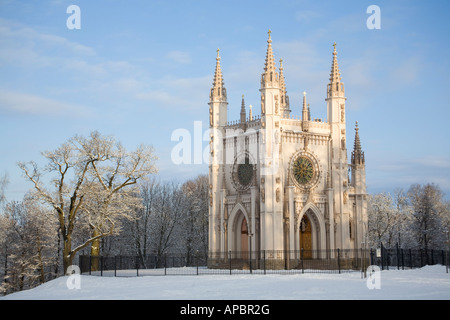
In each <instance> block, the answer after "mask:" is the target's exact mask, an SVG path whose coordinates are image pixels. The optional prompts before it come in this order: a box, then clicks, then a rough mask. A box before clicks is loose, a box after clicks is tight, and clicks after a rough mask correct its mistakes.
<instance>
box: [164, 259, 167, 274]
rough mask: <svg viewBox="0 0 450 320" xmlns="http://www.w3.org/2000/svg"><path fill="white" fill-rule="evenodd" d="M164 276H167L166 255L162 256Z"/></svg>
mask: <svg viewBox="0 0 450 320" xmlns="http://www.w3.org/2000/svg"><path fill="white" fill-rule="evenodd" d="M164 275H165V276H166V275H167V253H166V254H164Z"/></svg>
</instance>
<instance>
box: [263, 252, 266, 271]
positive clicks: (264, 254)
mask: <svg viewBox="0 0 450 320" xmlns="http://www.w3.org/2000/svg"><path fill="white" fill-rule="evenodd" d="M263 258H264V274H266V250H263Z"/></svg>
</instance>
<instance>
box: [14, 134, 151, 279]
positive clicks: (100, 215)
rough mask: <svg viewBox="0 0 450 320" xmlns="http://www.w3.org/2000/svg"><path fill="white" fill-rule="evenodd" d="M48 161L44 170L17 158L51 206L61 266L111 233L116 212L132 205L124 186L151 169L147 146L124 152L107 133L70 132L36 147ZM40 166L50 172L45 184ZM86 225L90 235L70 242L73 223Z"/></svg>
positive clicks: (118, 214) (124, 213) (94, 251)
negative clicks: (48, 146)
mask: <svg viewBox="0 0 450 320" xmlns="http://www.w3.org/2000/svg"><path fill="white" fill-rule="evenodd" d="M42 154H43V156H44V157H45V158H46V159H47V161H48V164H47V167H46V168H45V170H43V169H40V168H38V166H37V164H36V163H34V162H30V163H28V164H26V163H19V167H20V168H21V169H22V170H23V172H24V174H25V176H26V177H27V178H28V179H29V180H30V181H31V182H32V183H33V185H34V189H35V196H36V197H38V198H39V199H40V200H41V201H43V202H45V203H46V204H48V205H49V206H51V207H52V208H53V209H54V211H55V212H56V215H57V218H58V222H59V229H60V233H61V237H62V240H63V265H64V272H65V271H66V270H67V268H68V267H69V266H70V265H71V264H72V260H73V258H74V257H75V255H76V254H77V252H78V251H79V250H81V249H83V248H85V247H86V246H89V245H91V246H92V248H91V254H98V250H99V245H98V244H99V240H100V239H101V238H103V237H106V236H108V235H112V234H113V233H114V232H115V231H116V230H117V229H116V227H117V225H116V224H117V222H118V221H119V220H120V219H119V217H120V218H123V217H125V216H127V214H128V213H129V212H131V211H132V210H128V206H133V205H135V201H134V200H135V198H134V197H133V196H132V193H131V192H130V190H129V186H132V185H135V184H136V183H137V181H139V180H141V179H144V178H146V177H147V176H148V175H150V174H152V173H155V172H156V168H155V165H154V161H155V159H156V157H155V156H154V153H153V149H152V148H150V147H145V146H140V147H139V148H138V149H137V150H136V151H133V152H127V151H126V150H125V148H124V147H123V146H122V145H121V144H120V143H116V141H115V140H114V139H113V138H112V137H105V136H102V135H101V134H100V133H98V132H92V133H91V134H90V136H89V137H87V138H85V137H80V136H75V137H74V138H72V139H70V140H68V141H67V142H66V143H64V144H62V145H61V146H60V147H59V148H57V149H56V150H54V151H47V152H43V153H42ZM44 172H49V173H51V174H53V177H52V178H53V180H52V182H51V183H50V184H49V187H51V186H54V188H53V189H47V188H46V187H45V185H44V184H43V183H42V181H41V175H42V174H43V173H44ZM86 223H87V224H88V225H89V227H90V229H91V232H92V233H91V237H90V238H88V239H86V240H85V241H84V242H83V243H80V244H79V245H78V246H77V247H75V248H73V247H72V236H73V234H74V232H75V231H76V230H77V228H78V229H79V228H84V227H86Z"/></svg>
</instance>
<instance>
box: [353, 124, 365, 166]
mask: <svg viewBox="0 0 450 320" xmlns="http://www.w3.org/2000/svg"><path fill="white" fill-rule="evenodd" d="M364 163H365V160H364V152H363V151H362V148H361V141H360V139H359V128H358V121H356V125H355V143H354V145H353V152H352V165H364Z"/></svg>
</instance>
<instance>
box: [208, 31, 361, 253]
mask: <svg viewBox="0 0 450 320" xmlns="http://www.w3.org/2000/svg"><path fill="white" fill-rule="evenodd" d="M326 89H327V90H326V92H327V95H326V98H325V101H326V105H327V117H328V119H327V121H326V122H325V121H322V120H318V119H313V118H311V113H310V109H309V105H308V104H307V102H306V93H303V104H302V105H301V106H299V107H297V106H296V107H295V108H299V111H300V110H301V116H300V117H299V116H293V115H291V106H290V103H289V97H288V95H287V92H286V84H285V79H284V75H283V67H282V60H280V66H279V68H278V69H277V68H276V66H275V60H274V56H273V52H272V40H271V33H270V30H269V36H268V40H267V53H266V60H265V65H264V72H263V73H262V75H261V88H260V90H259V91H260V92H261V114H260V115H259V116H256V117H255V116H254V115H253V114H252V112H253V111H254V110H252V106H249V111H248V113H247V110H246V106H245V102H244V98H242V104H241V113H240V119H239V120H238V121H233V122H229V121H228V119H227V107H228V102H227V92H226V89H225V86H224V81H223V77H222V70H221V65H220V57H219V50H217V58H216V69H215V74H214V81H213V86H212V88H211V91H210V96H209V120H210V163H209V183H210V184H209V188H210V204H209V252H210V255H215V256H217V254H221V255H225V256H226V255H227V254H228V252H230V251H231V252H241V253H242V252H248V251H254V252H261V251H263V250H264V251H265V252H266V253H265V254H266V255H267V256H266V257H267V258H269V259H270V258H272V259H284V257H283V255H284V254H287V253H286V252H290V253H289V254H290V255H298V254H299V252H300V250H301V249H304V250H305V251H304V252H308V254H309V255H314V254H315V255H317V254H321V253H320V252H325V249H338V248H339V249H358V248H361V247H362V246H363V243H364V241H365V233H366V232H367V194H366V181H365V180H366V178H365V177H366V175H365V159H364V152H363V151H362V150H361V143H360V139H359V134H358V130H359V129H358V123H356V128H355V137H354V146H353V151H352V153H351V161H350V163H348V159H347V143H346V141H347V140H346V129H347V128H346V115H345V113H346V108H345V102H346V98H345V91H344V83H343V82H342V81H341V74H340V71H339V67H338V61H337V52H336V44H334V50H333V55H332V64H331V74H330V79H329V83H328V85H327V88H326ZM309 250H311V251H309ZM297 258H298V257H297Z"/></svg>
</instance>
